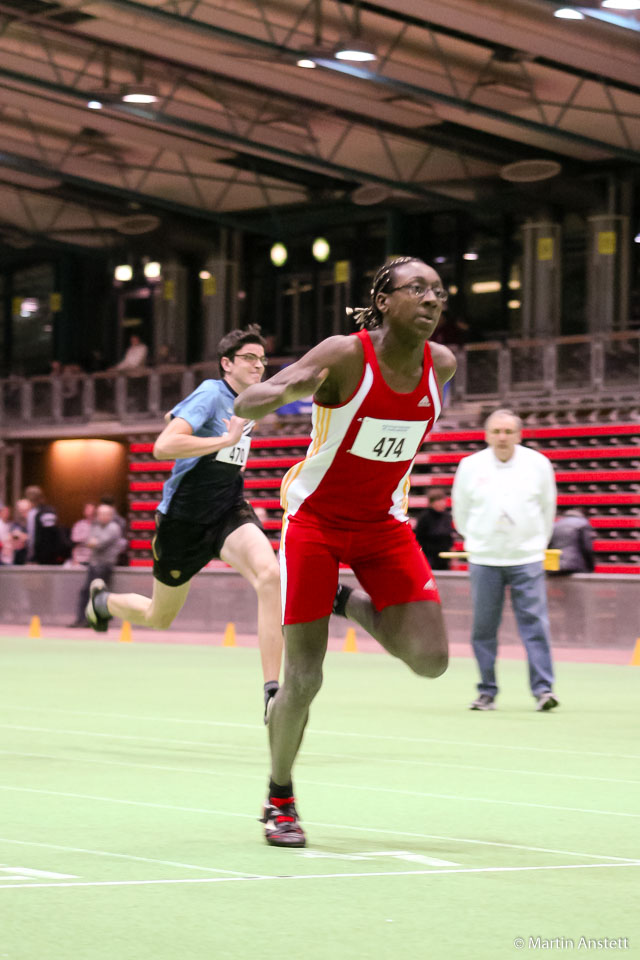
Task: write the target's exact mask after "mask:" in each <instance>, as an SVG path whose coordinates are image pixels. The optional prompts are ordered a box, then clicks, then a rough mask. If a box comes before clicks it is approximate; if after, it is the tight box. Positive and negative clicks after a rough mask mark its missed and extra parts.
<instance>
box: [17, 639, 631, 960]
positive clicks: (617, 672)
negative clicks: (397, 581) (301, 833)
mask: <svg viewBox="0 0 640 960" xmlns="http://www.w3.org/2000/svg"><path fill="white" fill-rule="evenodd" d="M0 649H1V650H2V661H1V662H2V694H1V697H0V751H1V752H0V758H1V761H2V775H1V777H0V816H1V826H0V838H1V839H0V864H1V866H0V958H1V960H107V958H109V960H147V958H149V960H152V958H153V960H174V958H175V960H205V958H206V960H224V958H229V960H236V958H243V960H244V958H247V960H249V958H251V960H253V958H258V960H272V958H273V960H275V958H278V960H280V958H286V960H289V958H292V960H297V958H309V960H316V958H329V957H332V958H339V960H342V958H375V960H378V958H387V957H389V958H395V957H404V956H407V957H410V958H421V957H425V958H427V957H429V958H436V960H440V958H442V960H456V958H473V960H483V958H491V960H496V958H497V960H500V958H506V957H518V956H532V955H534V954H540V953H559V952H563V953H572V954H578V955H581V956H586V955H587V954H588V955H596V954H598V955H602V954H607V955H609V954H611V953H616V954H623V955H625V956H629V957H633V956H635V957H640V738H639V737H638V729H639V725H638V701H639V697H638V682H639V680H640V669H639V668H634V667H620V666H611V665H606V666H605V665H598V664H573V663H571V664H569V663H563V664H559V665H558V680H557V691H558V695H559V697H560V699H561V701H562V706H561V707H560V708H559V709H558V710H556V711H554V712H551V713H548V714H539V713H536V712H535V711H534V709H533V700H532V698H531V697H530V695H529V693H528V690H527V686H526V675H525V665H524V664H523V663H521V662H516V661H506V660H505V661H501V663H500V681H501V683H502V686H503V691H504V692H503V694H501V696H500V698H499V701H498V704H499V709H498V710H496V711H495V712H494V713H476V712H470V711H469V710H467V709H466V706H467V704H468V702H469V700H470V699H471V698H472V695H473V693H474V684H475V667H474V664H473V662H472V661H471V660H467V659H460V660H456V661H454V662H453V663H452V665H451V667H450V669H449V671H448V673H447V674H446V675H445V676H444V677H442V678H440V679H438V680H422V679H420V678H417V677H414V676H413V675H411V674H410V673H409V672H408V671H407V669H406V668H405V667H403V666H402V665H401V664H399V663H398V662H396V661H393V660H392V659H390V658H389V657H387V656H385V655H371V654H345V653H334V654H329V655H328V657H327V663H326V672H325V685H324V687H323V689H322V691H321V693H320V695H319V696H318V698H317V700H316V702H315V704H314V706H313V708H312V715H311V721H310V725H309V729H308V732H307V736H306V738H305V741H304V744H303V749H302V752H301V755H300V759H299V762H298V765H297V768H296V776H295V784H296V792H297V796H298V804H299V809H300V812H301V815H302V817H303V821H304V826H305V829H306V830H307V834H308V839H309V846H308V848H307V850H306V851H287V850H278V849H273V848H270V847H268V846H267V845H266V844H265V842H264V840H263V838H262V828H261V826H260V824H258V823H257V822H256V818H257V816H258V814H259V809H260V805H261V801H262V799H263V796H264V793H265V785H266V777H267V773H268V760H267V751H266V735H265V730H264V727H263V725H262V719H261V704H262V682H261V679H260V671H259V662H258V653H257V651H256V650H253V649H240V648H235V649H224V648H221V647H205V646H186V645H171V644H158V645H155V644H140V645H137V644H122V643H116V642H112V641H108V640H104V641H103V640H100V639H96V640H90V641H87V640H65V641H60V640H47V639H43V640H27V639H24V638H15V639H14V638H4V639H2V640H1V641H0ZM434 861H435V862H434ZM20 870H22V871H25V870H32V871H40V872H44V873H47V874H50V873H54V874H64V875H65V876H63V877H51V876H41V875H40V874H39V873H38V874H33V875H31V874H26V873H25V872H22V873H21V872H20ZM580 937H586V938H591V939H594V940H598V939H599V940H600V941H603V939H604V938H609V939H610V940H612V939H613V940H617V939H618V938H627V945H626V947H625V944H624V942H623V941H620V942H619V944H618V945H616V946H611V945H610V944H609V945H608V946H604V945H601V946H600V947H597V946H591V948H589V947H588V946H585V945H582V944H581V943H580ZM516 938H523V940H524V947H523V948H521V949H518V947H517V946H516V945H515V943H514V941H515V940H516ZM529 938H532V939H531V940H530V939H529ZM537 938H541V939H540V940H537ZM557 938H560V939H557ZM570 940H573V947H572V946H571V945H570ZM545 944H546V946H545Z"/></svg>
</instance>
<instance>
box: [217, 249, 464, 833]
mask: <svg viewBox="0 0 640 960" xmlns="http://www.w3.org/2000/svg"><path fill="white" fill-rule="evenodd" d="M446 298H447V294H446V291H445V290H444V289H443V287H442V283H441V281H440V278H439V276H438V274H437V273H436V272H435V270H433V269H432V268H431V267H430V266H428V265H427V264H426V263H424V262H423V261H422V260H418V259H415V258H413V257H400V258H397V259H395V260H391V261H389V262H388V263H386V264H385V265H384V266H383V267H382V268H381V269H380V270H379V271H378V273H377V274H376V276H375V278H374V281H373V288H372V290H371V306H370V307H368V308H367V309H365V310H358V311H356V320H357V322H358V324H359V326H361V327H362V328H363V329H362V330H361V331H360V332H359V333H357V334H355V335H353V336H347V337H344V336H336V337H330V338H329V339H328V340H324V341H323V342H322V343H320V344H319V345H318V346H317V347H314V348H313V349H312V350H310V351H309V352H308V353H307V354H306V355H305V356H304V357H302V359H301V360H298V361H297V363H294V364H292V365H291V366H288V367H286V368H285V369H284V370H281V371H280V372H279V373H277V374H276V375H275V376H274V377H272V379H271V380H268V381H266V382H265V383H261V384H255V385H254V386H250V387H249V388H248V389H246V390H244V391H243V392H242V393H241V394H240V395H239V396H238V397H237V399H236V401H235V412H236V414H237V415H238V416H240V417H245V418H247V419H252V420H255V419H259V418H260V417H263V416H265V415H266V414H267V413H270V412H271V411H272V410H275V409H276V408H277V407H279V406H282V405H283V404H285V403H290V402H293V401H294V400H297V399H300V398H302V397H305V396H309V395H310V394H313V398H314V404H313V429H312V433H311V443H310V446H309V449H308V451H307V455H306V457H305V459H304V460H303V461H302V462H301V463H298V464H296V466H294V467H292V469H291V470H290V471H289V472H288V473H287V475H286V477H285V478H284V480H283V482H282V489H281V500H282V506H283V510H284V517H283V525H282V542H281V548H280V578H281V589H282V609H283V622H284V625H285V626H284V631H285V679H284V684H283V686H282V687H281V689H280V691H279V693H278V694H277V696H276V697H275V700H274V702H273V707H272V710H271V716H270V720H269V738H270V745H271V760H272V767H271V781H270V784H269V796H268V798H267V801H266V803H265V809H264V823H265V835H266V839H267V841H268V843H270V844H272V845H274V846H291V847H302V846H304V845H305V842H306V840H305V835H304V832H303V830H302V827H301V826H300V822H299V819H298V815H297V812H296V808H295V799H294V792H293V785H292V780H291V770H292V767H293V762H294V760H295V757H296V755H297V753H298V750H299V748H300V743H301V740H302V734H303V731H304V728H305V725H306V723H307V719H308V715H309V706H310V704H311V701H312V700H313V698H314V697H315V695H316V693H317V692H318V690H319V689H320V685H321V682H322V662H323V660H324V656H325V653H326V649H327V639H328V627H329V616H330V614H331V612H334V613H338V614H341V615H343V616H347V617H349V618H350V619H351V620H354V621H355V622H356V623H359V624H360V625H361V626H363V627H364V628H365V629H366V630H367V631H368V632H369V633H370V634H371V635H372V636H373V637H375V639H376V640H378V642H379V643H380V644H381V645H382V646H383V647H384V648H385V649H386V650H388V651H389V653H391V654H392V655H393V656H396V657H399V658H400V659H401V660H403V661H404V663H406V664H407V666H408V667H410V668H411V669H412V670H413V671H414V672H415V673H417V674H419V675H420V676H425V677H438V676H440V675H441V674H442V673H444V671H445V669H446V667H447V654H448V650H447V637H446V632H445V627H444V621H443V617H442V610H441V608H440V600H439V596H438V590H437V587H436V584H435V581H434V579H433V575H432V573H431V569H430V567H429V565H428V563H427V561H426V559H425V557H424V554H423V553H422V551H421V550H420V548H419V547H418V544H417V542H416V540H415V537H414V535H413V532H412V531H411V529H410V527H409V524H408V522H407V516H406V510H407V498H408V492H409V474H410V471H411V467H412V466H413V461H414V459H415V456H416V453H417V452H418V450H419V448H420V446H421V444H422V442H423V440H424V438H425V436H426V435H427V433H428V432H429V431H430V430H431V429H432V427H433V425H434V423H435V421H436V419H437V418H438V415H439V413H440V409H441V394H442V388H443V386H444V384H445V383H446V381H447V380H449V379H450V377H451V376H453V373H454V371H455V357H454V356H453V354H452V352H451V351H450V350H449V349H448V348H447V347H444V346H442V345H441V344H435V343H434V344H433V345H430V344H429V343H428V342H427V341H428V339H429V337H430V336H431V335H432V333H433V332H434V330H435V329H436V326H437V324H438V321H439V319H440V314H441V313H442V305H443V303H444V302H445V300H446ZM340 563H346V564H348V565H349V566H350V567H351V568H352V570H353V572H354V573H355V575H356V577H357V579H358V581H359V583H360V584H361V586H362V587H363V589H362V590H360V589H356V590H351V589H349V588H348V587H346V586H341V585H338V568H339V564H340ZM336 588H337V590H336Z"/></svg>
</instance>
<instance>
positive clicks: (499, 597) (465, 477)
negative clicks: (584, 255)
mask: <svg viewBox="0 0 640 960" xmlns="http://www.w3.org/2000/svg"><path fill="white" fill-rule="evenodd" d="M521 436H522V421H521V420H520V418H519V417H518V416H517V415H516V414H515V413H513V412H512V411H511V410H496V411H494V413H492V414H491V416H489V417H488V418H487V421H486V423H485V438H486V441H487V444H488V446H487V448H486V450H481V451H480V452H479V453H474V454H472V455H471V456H470V457H465V459H464V460H462V461H461V463H460V466H459V467H458V470H457V473H456V476H455V480H454V484H453V491H452V501H453V520H454V524H455V527H456V530H458V532H459V533H461V534H462V536H463V537H464V547H465V550H466V551H467V553H468V555H469V577H470V580H471V597H472V602H473V627H472V637H471V642H472V645H473V652H474V654H475V657H476V660H477V661H478V667H479V670H480V678H481V679H480V683H479V684H478V696H477V698H476V699H475V700H474V701H473V702H472V703H471V704H470V709H471V710H493V709H494V708H495V698H496V695H497V693H498V686H497V683H496V673H495V663H496V656H497V652H498V627H499V626H500V620H501V618H502V608H503V605H504V594H505V587H506V586H507V584H508V585H509V587H510V590H511V604H512V606H513V612H514V614H515V618H516V623H517V625H518V632H519V634H520V639H521V640H522V642H523V644H524V646H525V649H526V651H527V658H528V660H529V683H530V686H531V692H532V693H533V696H534V697H535V699H536V710H552V709H553V708H554V707H557V706H558V700H557V698H556V696H555V695H554V693H553V689H552V688H553V665H552V662H551V648H550V634H549V614H548V611H547V592H546V584H545V574H544V567H543V560H544V551H545V549H546V546H547V544H548V543H549V540H550V538H551V533H552V530H553V519H554V516H555V509H556V486H555V480H554V475H553V467H552V466H551V463H550V461H549V460H548V459H547V457H545V456H543V454H541V453H537V452H536V451H535V450H530V449H528V448H527V447H523V446H521V444H520V440H521Z"/></svg>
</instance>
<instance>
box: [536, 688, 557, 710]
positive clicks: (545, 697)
mask: <svg viewBox="0 0 640 960" xmlns="http://www.w3.org/2000/svg"><path fill="white" fill-rule="evenodd" d="M559 706H560V701H559V700H558V698H557V697H555V696H554V695H553V694H552V693H551V690H545V692H544V693H541V694H540V696H538V697H536V710H553V709H554V707H559Z"/></svg>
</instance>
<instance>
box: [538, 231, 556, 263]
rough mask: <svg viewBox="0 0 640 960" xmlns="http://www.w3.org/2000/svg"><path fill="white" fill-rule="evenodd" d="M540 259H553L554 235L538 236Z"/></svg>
mask: <svg viewBox="0 0 640 960" xmlns="http://www.w3.org/2000/svg"><path fill="white" fill-rule="evenodd" d="M538 260H553V237H538Z"/></svg>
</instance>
